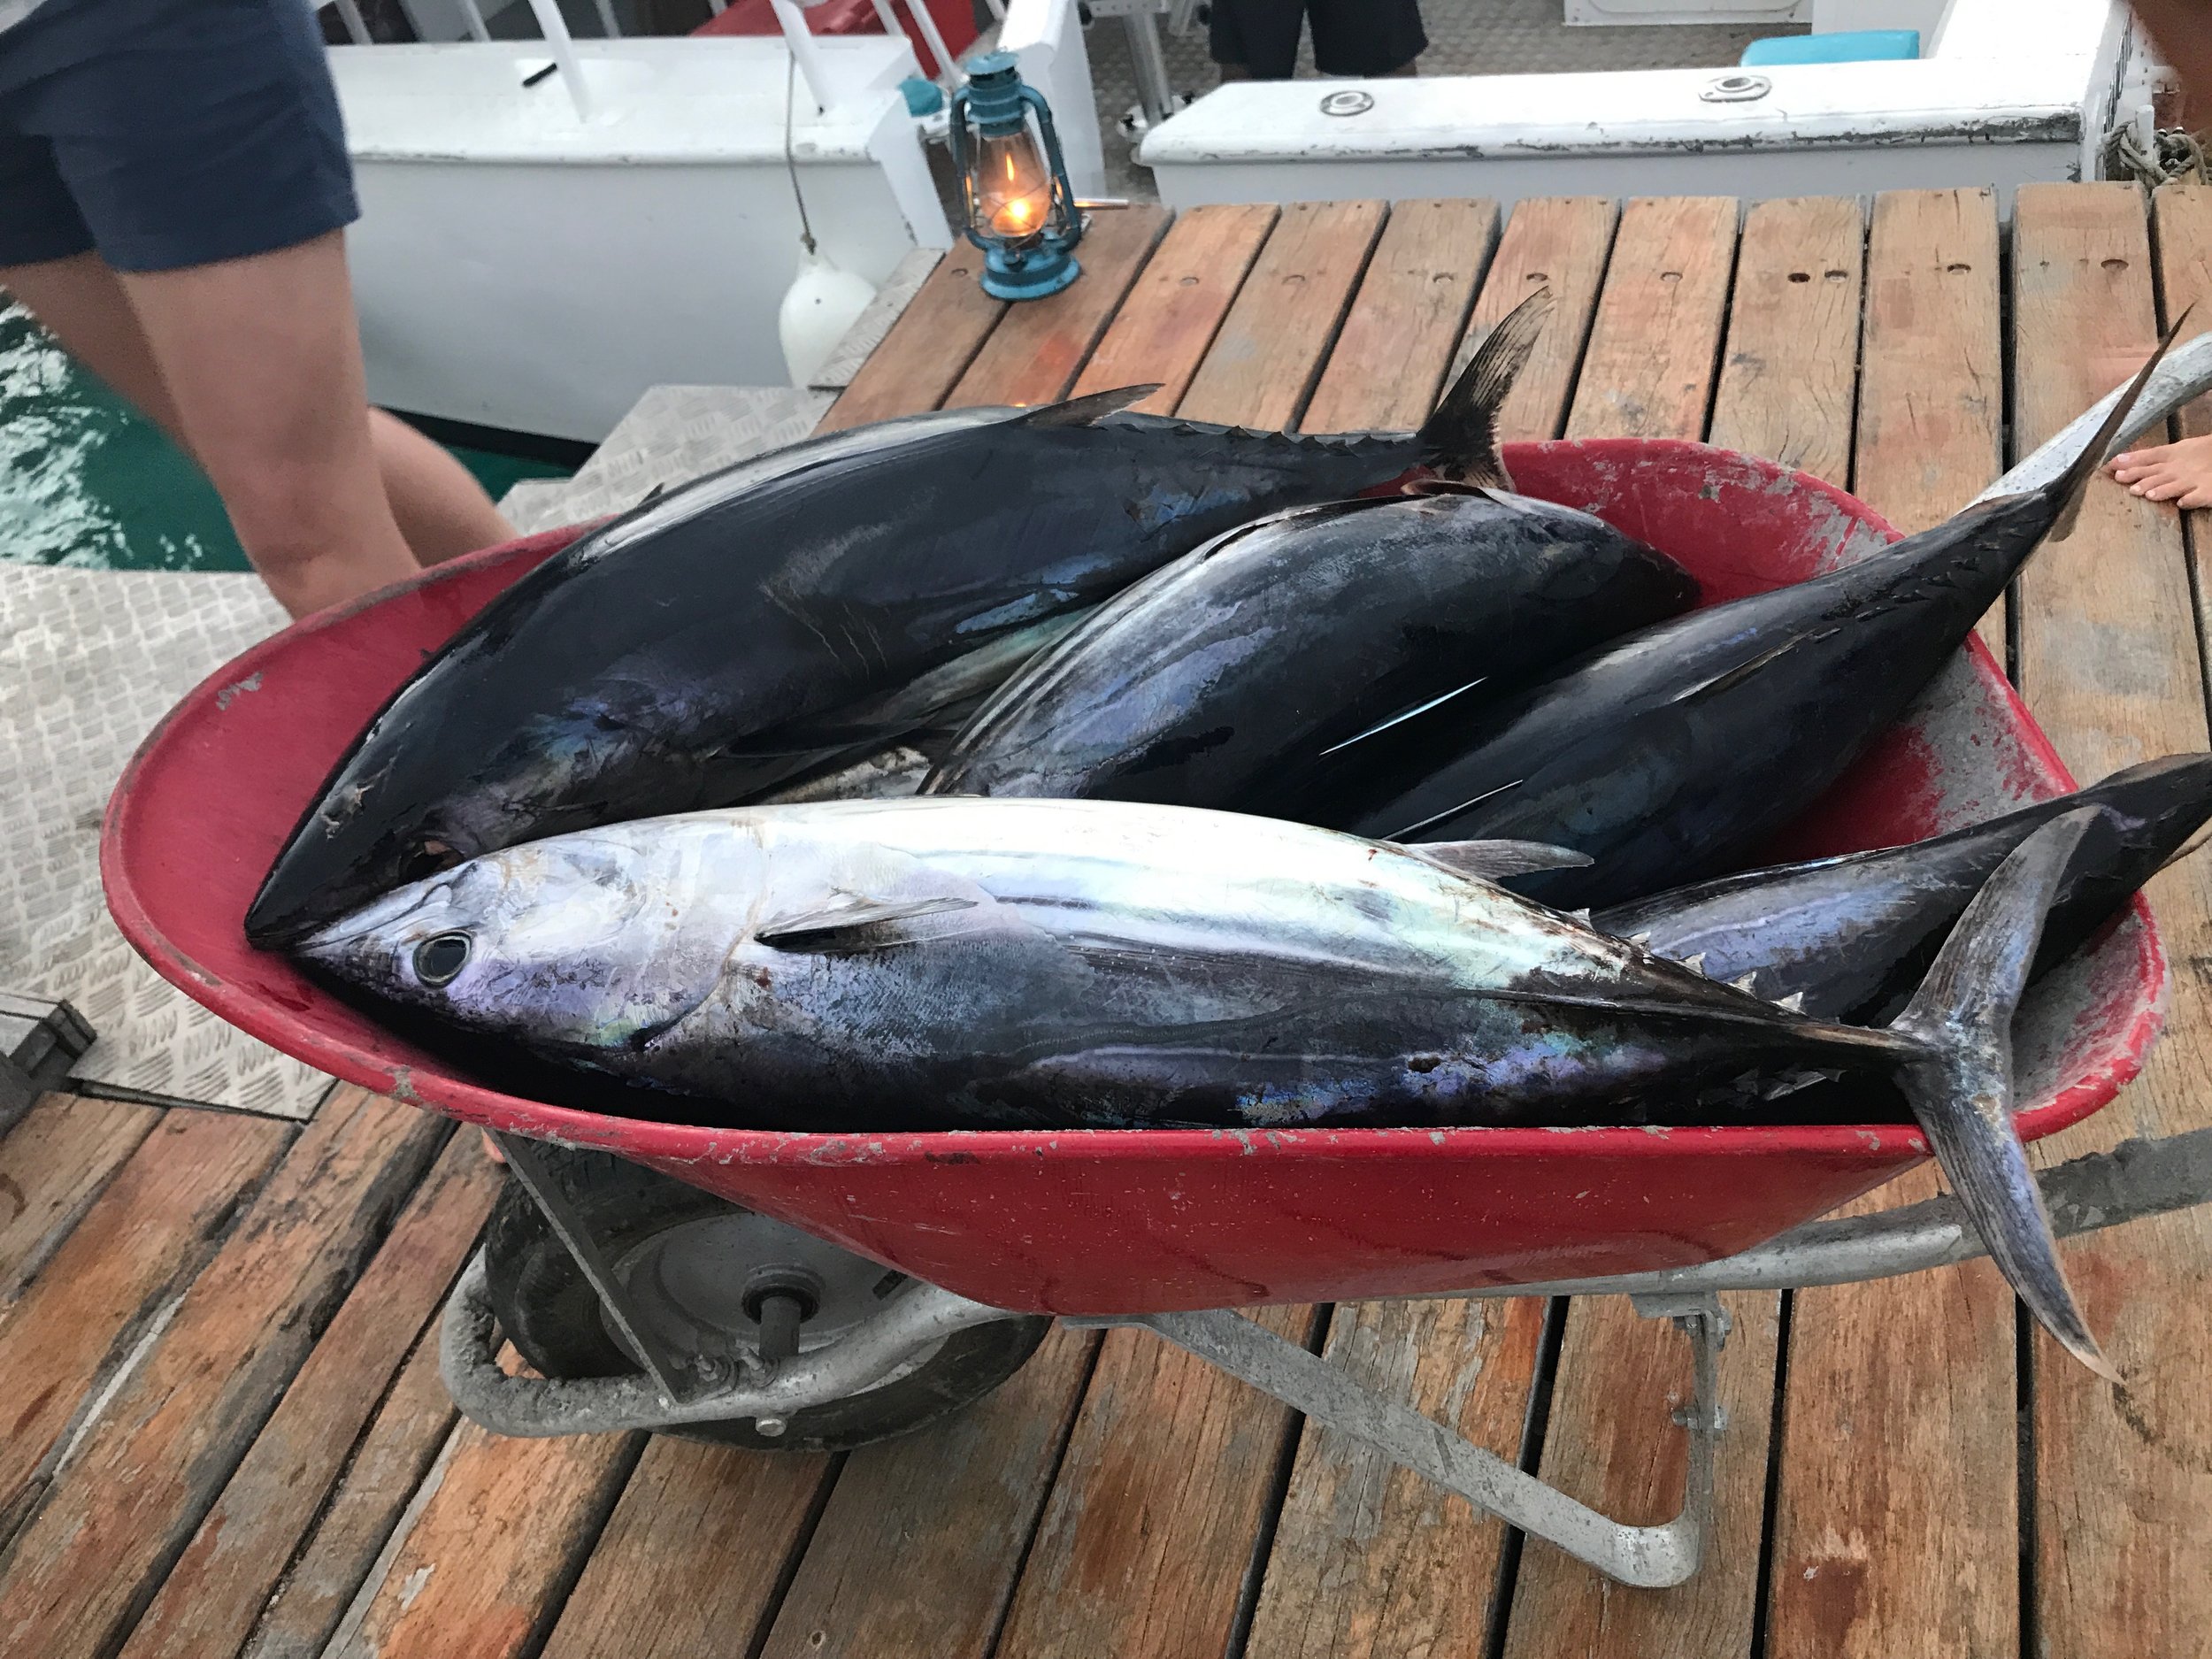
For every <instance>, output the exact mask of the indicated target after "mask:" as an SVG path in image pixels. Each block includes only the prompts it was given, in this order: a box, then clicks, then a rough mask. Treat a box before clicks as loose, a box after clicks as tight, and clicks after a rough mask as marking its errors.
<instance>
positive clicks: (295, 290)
mask: <svg viewBox="0 0 2212 1659" xmlns="http://www.w3.org/2000/svg"><path fill="white" fill-rule="evenodd" d="M122 283H123V288H124V291H125V292H126V293H127V295H128V296H130V302H131V309H132V310H133V311H134V312H135V313H136V314H137V317H138V320H139V323H140V326H142V328H143V329H144V330H145V334H146V341H147V344H148V345H149V347H150V349H151V350H152V354H153V358H154V363H155V365H156V366H157V368H158V370H159V371H160V374H161V379H162V382H163V384H165V386H166V387H167V388H169V396H170V398H171V400H172V403H173V407H174V409H175V411H176V418H177V420H178V422H179V424H180V428H181V430H182V432H183V434H184V439H185V442H186V443H187V444H188V447H189V448H190V449H191V451H192V454H193V456H194V457H195V458H196V459H197V460H198V462H199V463H200V465H202V466H203V467H204V468H205V469H206V471H207V475H208V477H209V478H210V479H211V480H213V482H214V485H215V488H216V490H217V491H218V492H219V494H220V495H222V498H223V505H224V506H225V507H226V508H227V510H228V511H229V513H230V518H231V524H232V526H234V528H235V529H236V530H237V532H238V541H239V545H240V546H242V547H243V548H244V549H245V550H246V557H248V558H249V559H250V560H252V561H253V566H254V568H255V569H256V570H257V571H259V572H261V575H262V578H263V580H265V581H266V582H267V583H268V584H269V590H270V591H271V592H272V593H273V594H274V595H276V597H277V601H278V603H280V604H282V605H283V606H284V608H285V609H286V610H287V611H290V612H291V613H292V614H293V615H294V616H304V615H306V614H307V613H308V612H309V611H318V610H320V609H321V608H323V607H324V606H326V605H331V604H336V603H341V602H342V601H344V600H347V599H351V598H355V597H357V596H358V595H362V594H365V593H367V592H369V591H370V590H371V589H373V588H380V587H383V586H385V585H386V584H387V583H389V582H395V581H399V580H403V579H405V578H406V577H409V576H411V575H413V574H414V573H415V572H416V570H417V569H418V568H419V566H418V565H416V563H415V559H414V556H413V555H412V554H411V552H409V550H408V547H407V542H406V540H405V539H404V538H403V536H402V535H401V534H400V529H399V525H398V522H397V520H396V518H394V517H393V514H392V508H391V503H389V502H388V500H387V499H386V498H385V494H384V483H383V479H382V477H381V475H380V472H379V471H378V468H377V457H376V449H375V446H374V444H373V442H372V441H371V439H370V436H369V418H368V407H369V406H368V396H367V392H366V389H365V387H364V385H363V380H362V368H361V345H360V340H359V336H358V334H357V332H356V330H355V326H354V319H353V295H352V290H351V288H349V285H348V283H347V280H346V265H345V244H344V242H343V241H342V238H341V236H340V235H339V234H338V233H337V232H336V231H328V232H326V233H325V234H322V235H320V236H318V237H315V238H314V239H313V240H311V241H310V242H301V243H299V244H297V245H296V246H294V247H289V248H281V249H278V250H275V251H273V252H270V253H258V254H252V255H249V256H248V257H244V258H241V259H225V260H219V261H216V262H214V263H211V264H208V265H187V266H183V267H181V268H179V269H176V270H171V271H136V272H125V273H122Z"/></svg>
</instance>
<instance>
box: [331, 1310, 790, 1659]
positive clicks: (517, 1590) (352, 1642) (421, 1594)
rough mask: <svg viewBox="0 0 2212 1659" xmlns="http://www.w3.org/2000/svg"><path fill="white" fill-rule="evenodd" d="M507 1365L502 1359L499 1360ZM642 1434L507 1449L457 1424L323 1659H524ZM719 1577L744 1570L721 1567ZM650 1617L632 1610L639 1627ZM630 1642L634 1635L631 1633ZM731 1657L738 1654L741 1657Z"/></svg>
mask: <svg viewBox="0 0 2212 1659" xmlns="http://www.w3.org/2000/svg"><path fill="white" fill-rule="evenodd" d="M503 1363H506V1364H508V1365H509V1366H510V1367H512V1366H513V1365H514V1364H515V1363H516V1362H515V1359H514V1356H513V1355H512V1353H511V1351H510V1352H509V1353H507V1354H505V1355H503ZM645 1438H646V1437H645V1436H644V1435H643V1434H590V1435H569V1436H565V1437H563V1438H561V1439H558V1440H506V1439H503V1438H502V1437H500V1436H498V1435H495V1434H493V1433H491V1432H489V1431H488V1430H485V1429H482V1428H480V1427H478V1426H477V1425H475V1424H473V1423H470V1422H467V1421H464V1422H463V1423H462V1425H461V1426H460V1428H459V1429H458V1430H457V1431H456V1432H455V1433H454V1435H453V1438H452V1440H450V1441H449V1443H448V1448H447V1455H446V1456H445V1457H444V1458H443V1460H442V1463H441V1465H440V1466H439V1467H438V1468H437V1469H434V1471H433V1472H432V1474H431V1477H430V1480H429V1481H428V1482H426V1487H427V1488H428V1490H427V1494H426V1501H424V1502H422V1503H421V1507H420V1509H419V1513H417V1514H416V1515H415V1517H414V1520H413V1524H412V1525H411V1526H409V1527H408V1528H407V1531H406V1535H405V1536H404V1537H403V1538H401V1539H400V1540H397V1546H396V1548H393V1547H391V1546H389V1545H388V1546H387V1551H388V1555H387V1558H386V1559H385V1560H384V1561H382V1562H381V1563H380V1565H381V1566H382V1568H383V1572H382V1576H381V1577H380V1578H377V1579H376V1580H375V1582H374V1583H373V1585H372V1586H367V1587H365V1589H364V1592H363V1597H362V1599H361V1600H360V1601H357V1603H356V1605H355V1607H354V1608H353V1609H352V1610H351V1612H350V1613H349V1616H348V1617H347V1618H346V1619H345V1621H344V1622H343V1623H342V1624H341V1625H340V1626H339V1629H338V1632H337V1634H336V1635H335V1636H334V1637H333V1638H332V1639H331V1642H330V1645H329V1647H327V1648H326V1650H325V1651H326V1654H327V1655H328V1659H449V1656H450V1655H456V1654H465V1655H468V1659H520V1655H528V1654H532V1653H534V1652H535V1651H536V1650H537V1647H538V1644H539V1643H540V1642H541V1641H542V1640H544V1636H545V1632H546V1631H547V1629H548V1628H549V1626H550V1625H551V1624H552V1623H553V1620H554V1617H556V1615H557V1614H558V1612H559V1611H560V1608H561V1603H562V1601H563V1599H564V1598H565V1595H566V1594H567V1592H568V1588H569V1586H571V1585H572V1584H573V1583H575V1581H576V1575H577V1573H578V1572H579V1571H580V1570H581V1568H582V1567H583V1564H584V1560H585V1557H586V1556H587V1555H589V1554H590V1552H591V1547H592V1544H593V1542H594V1541H595V1540H596V1539H597V1538H598V1537H599V1533H600V1529H601V1527H602V1526H603V1525H605V1523H606V1519H607V1512H608V1511H609V1510H610V1509H612V1508H613V1507H614V1502H615V1499H616V1497H617V1496H618V1494H620V1492H621V1491H622V1487H623V1484H624V1482H625V1481H626V1480H627V1479H629V1476H630V1472H631V1471H632V1470H634V1468H635V1467H636V1466H637V1462H638V1455H639V1454H640V1453H641V1451H642V1450H643V1449H644V1443H645ZM721 1566H722V1570H723V1571H726V1572H730V1573H734V1574H742V1573H745V1572H747V1571H750V1570H751V1563H747V1562H743V1561H728V1562H724V1563H721ZM657 1612H658V1609H646V1608H642V1607H641V1608H640V1609H637V1613H638V1620H637V1623H638V1624H639V1626H640V1627H647V1626H649V1624H650V1621H651V1619H652V1618H653V1617H656V1616H657ZM633 1634H635V1632H633ZM739 1651H742V1649H740V1650H739Z"/></svg>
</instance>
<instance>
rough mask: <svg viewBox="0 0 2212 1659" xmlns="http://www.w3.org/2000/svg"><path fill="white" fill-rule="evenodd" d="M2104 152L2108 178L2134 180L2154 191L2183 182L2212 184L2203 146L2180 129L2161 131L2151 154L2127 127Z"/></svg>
mask: <svg viewBox="0 0 2212 1659" xmlns="http://www.w3.org/2000/svg"><path fill="white" fill-rule="evenodd" d="M2104 149H2105V168H2106V173H2107V175H2108V177H2113V178H2121V179H2132V180H2135V181H2136V182H2137V183H2138V184H2140V185H2144V186H2146V187H2147V188H2151V189H2156V188H2158V187H2159V186H2160V185H2162V184H2171V183H2173V182H2174V181H2175V180H2179V179H2191V180H2195V181H2196V182H2197V183H2199V184H2212V165H2208V163H2207V162H2206V159H2205V154H2204V146H2203V144H2202V143H2200V142H2199V141H2198V140H2197V138H2196V137H2195V135H2194V134H2190V133H2186V132H2184V131H2183V130H2182V129H2181V128H2180V127H2161V128H2160V129H2159V131H2158V134H2157V136H2156V137H2155V138H2154V140H2153V141H2152V145H2151V149H2150V150H2148V151H2146V150H2144V148H2143V141H2142V140H2141V139H2139V138H2138V137H2137V136H2136V135H2135V129H2134V128H2133V127H2121V128H2119V129H2118V130H2116V132H2114V133H2113V134H2111V135H2110V136H2108V138H2107V139H2106V140H2105V146H2104Z"/></svg>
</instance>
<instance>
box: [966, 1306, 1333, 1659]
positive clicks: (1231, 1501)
mask: <svg viewBox="0 0 2212 1659" xmlns="http://www.w3.org/2000/svg"><path fill="white" fill-rule="evenodd" d="M1258 1318H1259V1321H1260V1323H1262V1324H1263V1325H1266V1326H1267V1327H1268V1328H1269V1329H1270V1330H1272V1331H1274V1332H1275V1333H1277V1334H1278V1335H1280V1336H1285V1337H1287V1338H1289V1339H1290V1340H1292V1341H1294V1342H1304V1341H1306V1340H1310V1335H1311V1333H1312V1329H1313V1322H1314V1318H1315V1312H1314V1310H1312V1309H1310V1308H1269V1309H1265V1310H1261V1312H1260V1313H1259V1315H1258ZM1290 1425H1291V1414H1290V1412H1289V1411H1288V1410H1287V1409H1285V1408H1284V1407H1282V1406H1279V1405H1278V1404H1276V1403H1275V1402H1273V1401H1271V1400H1269V1399H1267V1398H1266V1397H1265V1396H1263V1395H1262V1394H1256V1393H1255V1392H1253V1391H1252V1390H1251V1389H1249V1388H1247V1387H1246V1386H1244V1385H1243V1384H1242V1383H1240V1382H1238V1381H1236V1380H1234V1379H1233V1378H1231V1377H1229V1376H1227V1375H1226V1374H1225V1373H1224V1372H1221V1371H1216V1370H1215V1369H1214V1368H1213V1367H1212V1366H1210V1365H1208V1364H1206V1363H1204V1362H1203V1361H1202V1360H1199V1359H1197V1358H1194V1356H1191V1355H1189V1354H1187V1353H1185V1352H1184V1351H1183V1350H1182V1349H1181V1348H1174V1347H1171V1346H1170V1345H1169V1344H1168V1343H1166V1342H1164V1341H1162V1340H1160V1339H1159V1338H1157V1337H1156V1336H1154V1335H1152V1333H1149V1332H1145V1331H1109V1332H1108V1333H1106V1339H1105V1340H1104V1341H1103V1342H1102V1344H1101V1345H1100V1348H1099V1356H1098V1369H1097V1371H1095V1372H1094V1374H1093V1376H1092V1379H1091V1386H1090V1388H1089V1390H1088V1392H1087V1393H1086V1394H1085V1395H1084V1398H1083V1409H1082V1410H1081V1412H1080V1413H1079V1416H1078V1417H1077V1418H1076V1424H1075V1432H1074V1434H1073V1435H1072V1436H1071V1439H1070V1440H1069V1442H1068V1449H1067V1455H1066V1457H1065V1458H1064V1460H1063V1461H1062V1463H1061V1465H1060V1474H1059V1479H1057V1480H1056V1481H1055V1482H1054V1484H1053V1488H1052V1498H1051V1502H1049V1503H1048V1505H1047V1506H1046V1509H1045V1517H1044V1522H1043V1525H1041V1527H1040V1528H1039V1529H1038V1533H1037V1540H1036V1543H1035V1545H1034V1546H1033V1548H1032V1549H1031V1550H1030V1554H1029V1561H1028V1563H1027V1565H1026V1566H1025V1568H1024V1569H1023V1571H1022V1577H1021V1584H1020V1586H1019V1588H1018V1589H1017V1590H1016V1592H1015V1594H1014V1604H1013V1607H1012V1609H1011V1610H1010V1613H1009V1614H1008V1617H1007V1621H1006V1631H1005V1633H1004V1635H1003V1636H1002V1638H1001V1639H1000V1641H999V1645H998V1648H997V1653H996V1659H1086V1656H1087V1655H1100V1656H1101V1659H1105V1656H1106V1655H1112V1656H1113V1659H1124V1656H1125V1655H1135V1654H1142V1655H1146V1659H1219V1655H1221V1654H1222V1653H1223V1652H1224V1651H1225V1648H1226V1647H1227V1645H1228V1641H1229V1632H1230V1627H1231V1624H1232V1623H1233V1620H1234V1618H1235V1616H1236V1609H1237V1600H1238V1595H1239V1593H1240V1590H1241V1588H1242V1586H1243V1582H1244V1575H1245V1573H1246V1571H1248V1568H1249V1566H1250V1563H1251V1557H1252V1548H1253V1544H1254V1542H1255V1540H1256V1538H1257V1537H1258V1534H1259V1530H1260V1525H1261V1523H1262V1521H1263V1518H1264V1515H1265V1510H1266V1507H1267V1504H1268V1502H1269V1500H1270V1498H1271V1489H1272V1487H1273V1486H1274V1483H1275V1475H1276V1464H1277V1458H1278V1456H1279V1454H1280V1452H1281V1450H1282V1447H1283V1436H1284V1434H1285V1432H1286V1430H1287V1429H1288V1428H1289V1427H1290Z"/></svg>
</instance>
